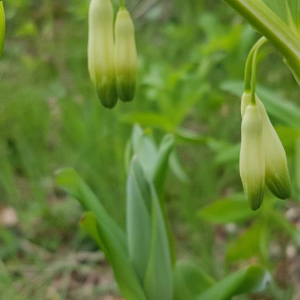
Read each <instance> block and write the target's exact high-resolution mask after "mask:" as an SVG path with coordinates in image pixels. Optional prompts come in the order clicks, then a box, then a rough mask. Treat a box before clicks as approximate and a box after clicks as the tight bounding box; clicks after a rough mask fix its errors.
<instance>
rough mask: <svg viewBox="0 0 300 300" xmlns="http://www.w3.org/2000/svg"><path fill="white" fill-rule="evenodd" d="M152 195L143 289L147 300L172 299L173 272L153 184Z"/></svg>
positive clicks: (166, 237) (166, 236) (163, 223)
mask: <svg viewBox="0 0 300 300" xmlns="http://www.w3.org/2000/svg"><path fill="white" fill-rule="evenodd" d="M150 187H151V196H152V238H151V252H150V260H149V264H148V267H147V272H146V278H145V282H144V289H145V292H146V295H147V299H148V300H157V299H164V300H172V299H173V272H172V262H171V255H170V249H169V242H168V234H167V230H166V228H165V221H164V218H163V214H162V212H161V207H160V205H159V200H158V198H157V195H156V192H155V189H154V186H153V185H152V184H151V183H150Z"/></svg>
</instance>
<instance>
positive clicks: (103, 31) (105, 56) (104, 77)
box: [88, 0, 118, 108]
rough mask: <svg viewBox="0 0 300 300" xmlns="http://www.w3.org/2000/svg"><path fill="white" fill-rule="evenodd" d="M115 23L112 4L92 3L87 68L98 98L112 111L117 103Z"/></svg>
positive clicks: (95, 0)
mask: <svg viewBox="0 0 300 300" xmlns="http://www.w3.org/2000/svg"><path fill="white" fill-rule="evenodd" d="M113 23H114V12H113V6H112V3H111V1H110V0H92V1H91V4H90V9H89V42H88V67H89V73H90V77H91V80H92V82H93V84H94V86H95V88H96V90H97V94H98V97H99V99H100V101H101V103H102V104H103V105H104V106H105V107H107V108H113V107H114V106H115V105H116V103H117V100H118V97H117V92H116V75H115V61H114V57H115V56H114V53H115V52H114V51H115V50H114V36H113Z"/></svg>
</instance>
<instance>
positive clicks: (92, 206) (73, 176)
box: [56, 168, 127, 251]
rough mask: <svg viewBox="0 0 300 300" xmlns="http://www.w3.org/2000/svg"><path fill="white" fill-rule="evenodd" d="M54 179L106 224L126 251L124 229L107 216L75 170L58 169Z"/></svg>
mask: <svg viewBox="0 0 300 300" xmlns="http://www.w3.org/2000/svg"><path fill="white" fill-rule="evenodd" d="M56 181H57V183H58V184H59V185H60V186H61V187H62V188H63V189H64V190H66V191H67V192H68V193H69V194H70V195H71V196H73V197H74V198H76V199H77V200H78V201H79V202H80V204H81V205H82V206H83V208H84V209H85V210H86V211H92V212H93V213H94V214H95V216H96V218H97V220H100V221H101V222H103V223H104V224H106V225H107V226H108V228H110V230H111V234H112V236H114V238H115V239H116V240H117V241H118V243H119V244H120V246H121V247H122V248H123V249H124V250H125V251H127V241H126V236H125V233H124V231H123V230H122V229H121V228H120V227H119V226H118V225H117V224H116V222H115V221H114V220H113V219H112V218H111V217H110V216H109V214H108V213H107V211H106V210H105V209H104V207H103V206H102V204H101V202H100V201H99V200H98V199H97V197H96V196H95V195H94V193H93V192H92V191H91V190H90V188H89V187H88V186H87V184H86V183H85V182H84V181H83V179H82V178H81V177H80V176H79V175H78V174H77V173H76V172H75V170H73V169H71V168H66V169H62V170H59V171H58V172H57V173H56Z"/></svg>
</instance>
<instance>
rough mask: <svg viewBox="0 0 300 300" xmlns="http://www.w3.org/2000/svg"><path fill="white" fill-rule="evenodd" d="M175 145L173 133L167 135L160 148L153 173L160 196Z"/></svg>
mask: <svg viewBox="0 0 300 300" xmlns="http://www.w3.org/2000/svg"><path fill="white" fill-rule="evenodd" d="M173 147H174V137H173V135H166V136H165V137H164V138H163V140H162V142H161V144H160V146H159V149H158V153H157V161H156V163H155V167H154V172H153V174H152V180H153V183H154V186H155V190H156V192H157V194H158V196H159V198H160V195H162V193H163V191H164V187H165V182H166V178H167V174H168V169H169V158H170V155H171V152H172V150H173Z"/></svg>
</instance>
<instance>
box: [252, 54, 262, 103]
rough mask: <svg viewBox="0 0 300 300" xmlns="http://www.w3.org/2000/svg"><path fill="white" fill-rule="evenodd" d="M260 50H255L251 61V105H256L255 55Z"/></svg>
mask: <svg viewBox="0 0 300 300" xmlns="http://www.w3.org/2000/svg"><path fill="white" fill-rule="evenodd" d="M259 49H260V48H256V49H255V51H254V54H253V59H252V73H251V104H252V105H255V104H256V99H255V96H256V73H257V55H258V52H259Z"/></svg>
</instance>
